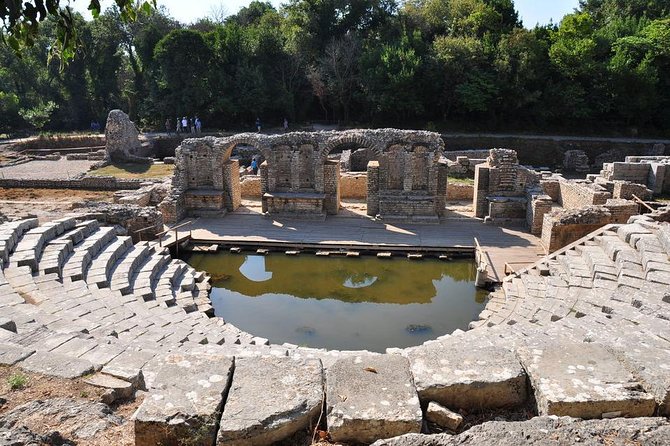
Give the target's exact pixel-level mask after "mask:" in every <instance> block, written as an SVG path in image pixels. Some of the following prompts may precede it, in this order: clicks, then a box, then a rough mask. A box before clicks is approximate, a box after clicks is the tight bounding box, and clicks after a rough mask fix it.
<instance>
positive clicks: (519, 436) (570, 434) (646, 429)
mask: <svg viewBox="0 0 670 446" xmlns="http://www.w3.org/2000/svg"><path fill="white" fill-rule="evenodd" d="M668 438H670V422H668V420H666V419H664V418H635V419H626V418H616V419H613V420H587V421H582V420H578V419H575V418H569V417H560V418H559V417H535V418H533V419H531V420H528V421H517V422H511V423H510V422H501V421H491V422H488V423H484V424H480V425H478V426H473V427H472V428H471V429H469V430H468V431H466V432H463V433H462V434H460V435H450V434H437V435H420V434H408V435H403V436H400V437H395V438H391V439H388V440H380V441H377V442H375V443H373V444H372V446H489V445H496V446H519V445H524V446H527V445H533V446H546V445H554V446H561V445H572V444H579V445H585V446H596V445H598V446H601V445H603V444H612V445H621V446H624V445H634V444H635V445H638V444H639V445H645V446H662V445H667V444H668Z"/></svg>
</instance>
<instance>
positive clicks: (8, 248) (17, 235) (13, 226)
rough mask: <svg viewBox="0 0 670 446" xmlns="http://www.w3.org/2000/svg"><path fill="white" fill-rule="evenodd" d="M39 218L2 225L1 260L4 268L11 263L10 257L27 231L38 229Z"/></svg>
mask: <svg viewBox="0 0 670 446" xmlns="http://www.w3.org/2000/svg"><path fill="white" fill-rule="evenodd" d="M38 224H39V221H38V220H37V218H29V219H25V220H17V221H12V222H6V223H3V224H1V225H0V260H1V261H2V264H0V267H4V266H6V265H7V263H9V256H10V255H11V254H12V253H13V252H14V249H15V248H16V244H17V243H18V241H19V240H20V239H21V237H22V236H23V234H24V233H25V232H26V231H29V230H31V229H33V228H36V227H37V225H38Z"/></svg>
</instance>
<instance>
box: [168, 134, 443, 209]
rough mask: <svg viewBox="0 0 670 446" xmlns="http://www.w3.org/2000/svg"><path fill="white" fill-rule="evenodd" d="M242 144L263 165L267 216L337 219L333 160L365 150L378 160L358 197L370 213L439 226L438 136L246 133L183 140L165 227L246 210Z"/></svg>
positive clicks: (440, 178)
mask: <svg viewBox="0 0 670 446" xmlns="http://www.w3.org/2000/svg"><path fill="white" fill-rule="evenodd" d="M238 146H247V147H253V150H254V151H257V152H258V153H260V158H261V159H262V160H264V161H263V162H262V163H261V165H260V166H259V177H258V178H259V179H260V181H259V182H260V185H259V186H260V194H259V195H260V197H261V202H262V210H263V212H264V213H265V214H266V215H267V216H290V217H293V218H307V219H323V218H326V216H327V215H334V214H337V212H338V211H339V208H340V197H341V191H340V181H341V179H340V166H341V160H340V159H335V158H334V157H331V156H330V154H331V152H332V153H338V152H340V151H343V148H347V147H359V148H364V150H365V152H366V153H367V155H366V156H369V157H373V158H375V160H374V161H370V162H368V172H367V175H366V174H363V175H361V176H360V180H361V181H365V180H366V179H367V184H366V185H365V186H364V188H363V189H362V190H361V191H359V193H358V194H357V196H358V197H360V198H363V197H367V206H368V214H369V215H375V216H376V215H380V216H382V217H387V218H399V219H402V220H410V221H426V222H436V221H439V217H440V216H441V215H443V212H444V207H445V204H446V193H447V166H446V162H445V160H444V158H443V153H444V150H443V149H444V143H443V142H442V139H441V137H440V135H439V134H437V133H432V132H426V131H412V130H396V129H377V130H347V131H343V132H293V133H285V134H280V135H263V134H258V133H242V134H239V135H234V136H230V137H226V138H213V137H206V138H199V139H187V140H184V141H183V142H182V144H181V146H180V147H178V148H177V150H176V155H175V174H174V177H173V183H172V191H171V192H170V194H168V196H167V197H166V198H165V200H163V202H162V203H161V205H160V209H161V210H162V211H163V212H164V213H165V214H166V215H169V217H168V218H166V221H172V220H173V219H179V218H183V217H184V216H186V215H203V216H215V215H223V214H225V213H226V212H230V211H234V210H235V209H236V208H237V207H238V206H239V205H240V201H241V186H240V181H239V163H238V161H237V160H236V159H234V158H231V154H232V153H233V150H234V149H235V148H236V147H238ZM344 150H350V149H344ZM361 153H362V152H361ZM352 156H353V155H352ZM254 183H256V182H254ZM359 186H360V185H359ZM255 187H256V185H254V188H255ZM245 193H247V194H248V193H249V191H246V192H245ZM254 194H255V192H254Z"/></svg>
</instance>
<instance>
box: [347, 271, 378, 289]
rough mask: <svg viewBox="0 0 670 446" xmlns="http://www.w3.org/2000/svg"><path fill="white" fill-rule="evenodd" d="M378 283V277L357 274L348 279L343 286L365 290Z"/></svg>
mask: <svg viewBox="0 0 670 446" xmlns="http://www.w3.org/2000/svg"><path fill="white" fill-rule="evenodd" d="M376 281H377V277H376V276H368V275H367V274H365V273H363V274H356V275H353V276H351V277H347V280H345V281H344V283H343V285H344V286H345V287H347V288H365V287H366V286H370V285H372V284H373V283H375V282H376Z"/></svg>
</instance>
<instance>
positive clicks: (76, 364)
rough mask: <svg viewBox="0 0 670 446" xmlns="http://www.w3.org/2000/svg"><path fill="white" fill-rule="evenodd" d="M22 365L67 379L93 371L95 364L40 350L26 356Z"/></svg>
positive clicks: (25, 367)
mask: <svg viewBox="0 0 670 446" xmlns="http://www.w3.org/2000/svg"><path fill="white" fill-rule="evenodd" d="M21 367H22V368H24V369H26V370H28V371H29V372H35V373H42V374H44V375H50V376H57V377H59V378H66V379H73V378H79V377H80V376H84V375H86V374H89V373H91V372H93V364H91V363H90V362H88V361H85V360H83V359H78V358H71V357H69V356H65V355H60V354H57V353H51V352H40V351H38V352H36V353H35V354H34V355H31V356H29V357H28V358H26V359H25V360H24V361H23V362H22V363H21Z"/></svg>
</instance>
